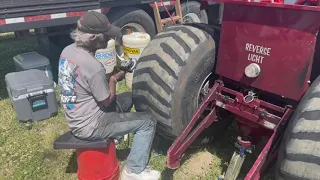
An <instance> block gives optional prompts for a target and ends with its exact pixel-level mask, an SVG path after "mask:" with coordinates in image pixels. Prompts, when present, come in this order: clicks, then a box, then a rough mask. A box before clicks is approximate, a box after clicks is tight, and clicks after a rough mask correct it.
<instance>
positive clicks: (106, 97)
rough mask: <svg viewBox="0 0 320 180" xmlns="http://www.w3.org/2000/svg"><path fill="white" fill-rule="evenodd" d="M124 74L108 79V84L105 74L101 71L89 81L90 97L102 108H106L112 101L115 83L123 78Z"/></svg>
mask: <svg viewBox="0 0 320 180" xmlns="http://www.w3.org/2000/svg"><path fill="white" fill-rule="evenodd" d="M123 75H124V73H123V72H119V73H117V74H114V75H112V76H111V77H110V79H109V82H108V80H107V76H106V74H105V72H104V71H103V70H102V71H100V72H98V73H97V74H95V75H94V76H92V77H91V78H90V79H89V81H88V82H89V86H90V89H91V93H92V95H93V96H94V97H95V99H96V100H97V101H98V102H100V103H101V104H102V105H103V106H105V107H108V106H109V105H110V104H111V102H112V101H113V100H114V97H115V94H116V84H117V81H119V80H121V79H122V78H123Z"/></svg>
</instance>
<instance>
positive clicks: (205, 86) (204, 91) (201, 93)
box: [197, 73, 212, 107]
mask: <svg viewBox="0 0 320 180" xmlns="http://www.w3.org/2000/svg"><path fill="white" fill-rule="evenodd" d="M211 75H212V73H210V74H208V76H207V77H206V78H205V79H204V81H202V83H201V86H200V88H199V90H198V94H197V102H198V107H199V106H200V104H201V103H202V101H203V100H204V98H205V97H206V96H207V95H208V93H209V91H210V87H209V86H210V81H209V80H210V77H211Z"/></svg>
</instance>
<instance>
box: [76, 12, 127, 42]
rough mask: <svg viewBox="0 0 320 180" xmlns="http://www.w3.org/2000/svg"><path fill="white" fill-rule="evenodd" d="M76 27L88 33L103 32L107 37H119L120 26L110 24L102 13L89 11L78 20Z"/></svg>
mask: <svg viewBox="0 0 320 180" xmlns="http://www.w3.org/2000/svg"><path fill="white" fill-rule="evenodd" d="M78 22H79V23H78V29H79V30H80V31H82V32H85V33H90V34H100V33H102V34H105V35H107V36H109V37H121V36H122V34H121V30H120V28H118V27H116V26H113V25H112V24H110V22H109V19H108V18H107V16H105V15H104V14H102V13H99V12H96V11H89V12H87V13H85V14H84V15H82V16H81V17H80V19H79V21H78Z"/></svg>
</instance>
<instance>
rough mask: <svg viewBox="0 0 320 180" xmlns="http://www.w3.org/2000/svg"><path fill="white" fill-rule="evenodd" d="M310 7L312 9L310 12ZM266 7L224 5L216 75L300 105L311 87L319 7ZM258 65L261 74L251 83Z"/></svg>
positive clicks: (244, 4) (254, 4)
mask: <svg viewBox="0 0 320 180" xmlns="http://www.w3.org/2000/svg"><path fill="white" fill-rule="evenodd" d="M308 8H312V7H308ZM302 9H306V7H303V6H288V5H279V4H277V5H275V4H267V3H252V2H251V3H245V2H232V3H225V6H224V14H223V22H222V32H221V40H220V47H219V57H218V62H217V69H216V72H217V73H218V74H220V75H222V76H225V77H227V78H230V79H233V80H235V81H238V82H240V83H243V84H246V85H250V86H253V87H255V88H258V89H261V90H264V91H268V92H271V93H274V94H278V95H280V96H284V97H286V98H291V99H294V100H299V99H300V98H301V96H302V94H303V93H304V92H305V91H306V89H307V88H308V81H309V78H310V67H311V65H312V62H313V55H314V48H315V43H316V34H317V32H318V29H319V27H320V12H319V8H316V7H314V8H313V9H312V10H313V11H305V10H302ZM254 62H255V63H257V64H258V65H259V66H260V67H261V73H260V75H259V76H258V77H257V78H247V77H246V76H245V74H244V69H245V68H246V66H248V65H249V64H250V63H254Z"/></svg>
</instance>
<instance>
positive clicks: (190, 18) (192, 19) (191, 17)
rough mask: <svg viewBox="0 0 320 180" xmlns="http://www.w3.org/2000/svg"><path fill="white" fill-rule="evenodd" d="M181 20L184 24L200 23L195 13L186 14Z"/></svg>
mask: <svg viewBox="0 0 320 180" xmlns="http://www.w3.org/2000/svg"><path fill="white" fill-rule="evenodd" d="M182 19H183V22H184V23H201V20H200V18H199V17H198V15H196V14H195V13H188V14H186V15H185V16H183V18H182Z"/></svg>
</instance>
